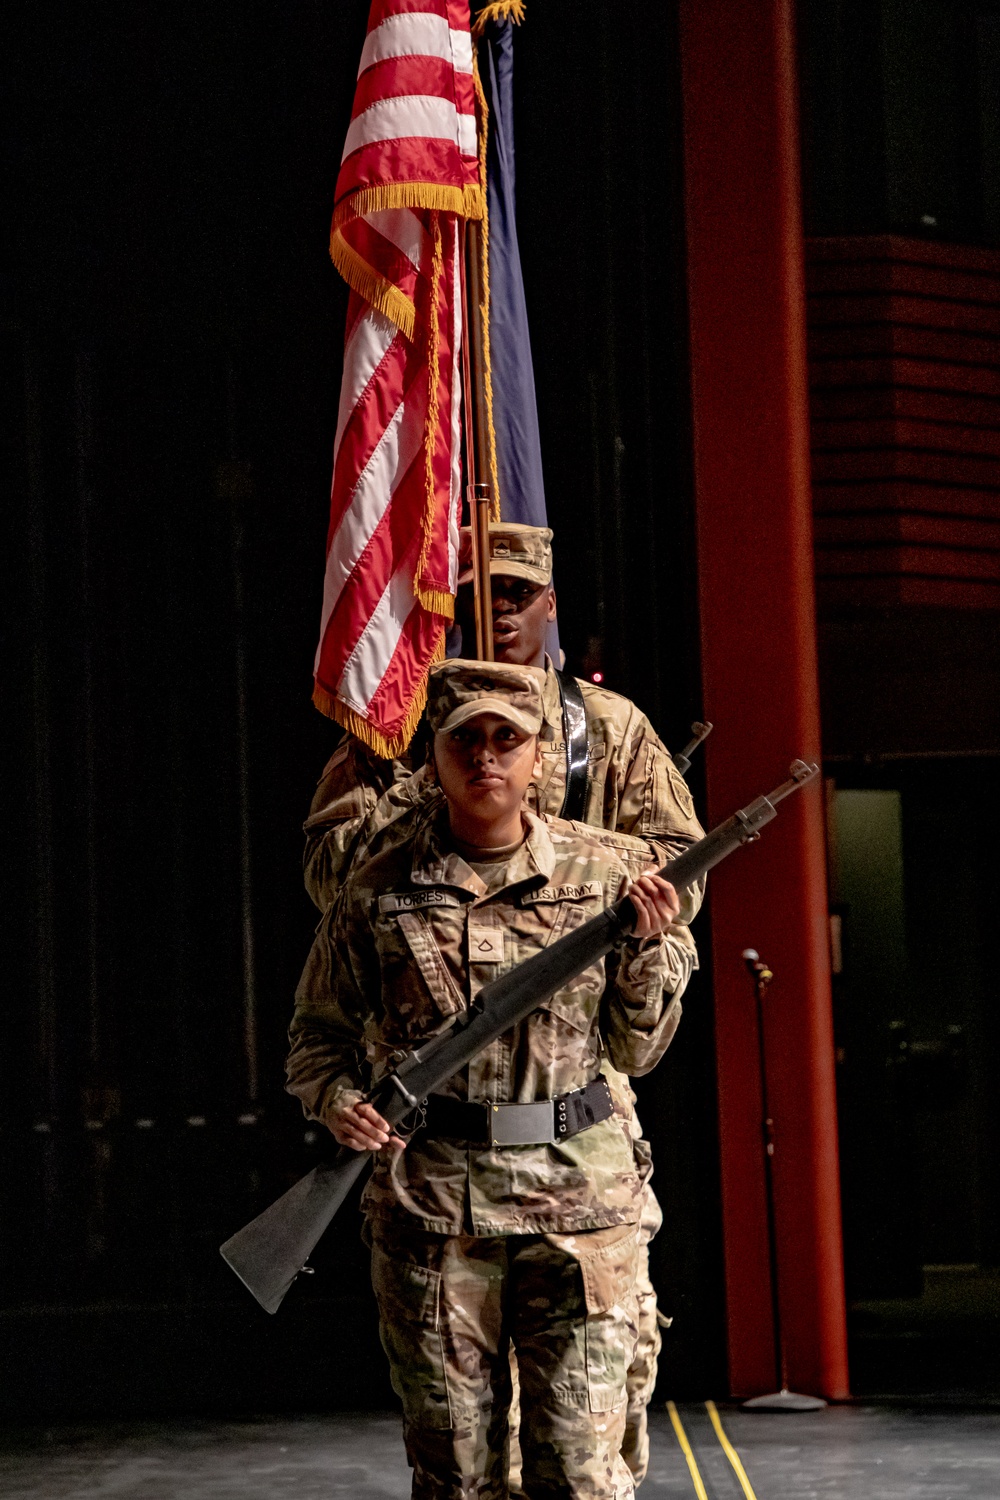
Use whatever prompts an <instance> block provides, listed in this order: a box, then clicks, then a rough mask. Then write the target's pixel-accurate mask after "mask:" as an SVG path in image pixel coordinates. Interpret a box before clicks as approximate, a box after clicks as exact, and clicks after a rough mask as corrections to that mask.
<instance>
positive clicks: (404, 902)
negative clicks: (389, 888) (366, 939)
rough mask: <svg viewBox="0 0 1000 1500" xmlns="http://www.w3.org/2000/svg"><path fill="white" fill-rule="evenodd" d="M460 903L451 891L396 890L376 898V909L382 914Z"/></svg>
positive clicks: (422, 909)
mask: <svg viewBox="0 0 1000 1500" xmlns="http://www.w3.org/2000/svg"><path fill="white" fill-rule="evenodd" d="M461 904H462V903H461V901H460V900H459V899H458V897H457V896H455V895H453V894H452V892H451V891H434V890H428V891H396V892H395V893H394V894H393V895H391V896H380V897H379V898H378V909H379V911H380V912H381V913H382V915H383V916H385V915H386V914H391V913H392V912H397V911H426V910H427V908H428V907H434V906H461Z"/></svg>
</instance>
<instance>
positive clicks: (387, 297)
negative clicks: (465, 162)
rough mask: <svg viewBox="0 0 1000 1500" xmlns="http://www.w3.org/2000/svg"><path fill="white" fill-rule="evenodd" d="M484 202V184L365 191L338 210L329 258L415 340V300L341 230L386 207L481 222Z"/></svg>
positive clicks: (417, 185) (421, 184) (409, 185)
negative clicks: (382, 271) (372, 264)
mask: <svg viewBox="0 0 1000 1500" xmlns="http://www.w3.org/2000/svg"><path fill="white" fill-rule="evenodd" d="M480 176H482V173H480ZM485 203H486V199H485V194H484V190H483V188H482V186H470V187H466V188H456V187H443V186H440V185H439V184H437V183H434V182H401V183H394V184H390V185H389V186H385V187H373V188H363V189H361V190H360V191H359V192H356V193H352V194H351V195H350V196H349V197H347V198H345V199H344V201H343V203H341V204H338V206H337V209H336V211H335V213H334V215H333V225H332V227H331V229H330V259H331V260H332V261H333V263H334V265H335V266H336V267H337V270H338V271H339V272H340V274H341V276H343V278H344V280H345V281H346V282H347V285H348V286H349V287H350V288H351V290H352V291H354V292H357V294H358V296H359V297H364V299H365V301H366V302H370V303H371V305H372V307H374V308H375V310H376V311H377V312H380V313H382V314H383V316H385V317H387V318H388V319H389V321H390V323H395V325H396V327H397V328H398V329H399V331H400V333H402V334H403V335H404V336H405V337H406V338H408V339H411V340H412V338H413V335H414V332H415V330H416V326H417V311H416V308H415V307H414V305H413V300H412V298H410V297H407V296H406V294H405V292H401V291H400V290H399V288H398V287H397V286H394V285H393V283H392V282H391V281H387V280H386V278H385V277H384V276H383V275H381V273H380V272H378V271H376V269H375V267H374V266H371V265H369V264H368V262H367V261H366V260H365V259H364V257H363V256H361V255H359V254H358V252H357V251H356V250H355V249H354V247H353V245H349V244H348V243H347V241H346V240H345V239H344V236H343V235H342V234H341V232H340V230H341V227H342V226H343V225H344V224H348V223H350V221H351V220H352V219H359V218H361V216H362V215H363V214H374V213H379V212H381V211H382V210H383V209H387V208H427V209H431V210H434V211H436V212H439V213H455V214H461V215H463V216H464V217H465V218H467V219H481V218H483V217H484V215H485Z"/></svg>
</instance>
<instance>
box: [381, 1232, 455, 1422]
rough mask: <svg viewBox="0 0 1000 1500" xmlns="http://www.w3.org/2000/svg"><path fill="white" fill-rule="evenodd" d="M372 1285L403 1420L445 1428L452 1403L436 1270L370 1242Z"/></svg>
mask: <svg viewBox="0 0 1000 1500" xmlns="http://www.w3.org/2000/svg"><path fill="white" fill-rule="evenodd" d="M372 1285H373V1287H374V1288H375V1296H376V1298H377V1300H378V1309H379V1332H380V1334H381V1338H382V1347H383V1349H384V1350H385V1352H386V1354H387V1355H388V1357H389V1369H390V1373H391V1378H392V1388H393V1390H394V1391H395V1392H396V1395H397V1396H398V1397H399V1399H400V1400H401V1401H402V1403H403V1411H404V1413H405V1415H406V1420H407V1421H408V1422H413V1423H415V1424H416V1425H418V1426H421V1427H434V1428H449V1427H451V1425H452V1415H451V1403H450V1401H449V1399H448V1381H447V1375H446V1369H445V1356H444V1337H443V1334H442V1329H441V1272H440V1271H434V1270H432V1269H431V1268H430V1267H429V1266H420V1265H416V1264H415V1263H414V1262H412V1261H405V1260H397V1259H396V1258H395V1257H394V1256H391V1255H387V1254H386V1252H385V1251H384V1250H383V1249H382V1247H381V1246H380V1245H379V1243H378V1241H377V1240H376V1242H375V1243H374V1245H373V1246H372Z"/></svg>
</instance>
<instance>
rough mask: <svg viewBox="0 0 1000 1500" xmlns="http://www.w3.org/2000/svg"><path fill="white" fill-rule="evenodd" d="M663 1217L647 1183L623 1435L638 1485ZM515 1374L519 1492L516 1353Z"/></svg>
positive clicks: (654, 1353)
mask: <svg viewBox="0 0 1000 1500" xmlns="http://www.w3.org/2000/svg"><path fill="white" fill-rule="evenodd" d="M662 1222H663V1214H662V1213H661V1211H660V1205H659V1203H657V1201H656V1198H655V1197H654V1196H653V1193H652V1191H651V1189H650V1188H649V1187H648V1185H647V1187H646V1191H645V1194H644V1201H643V1214H642V1222H641V1224H640V1226H639V1244H638V1248H637V1266H636V1277H635V1300H636V1340H635V1353H634V1354H633V1356H632V1363H631V1364H630V1365H629V1367H628V1373H627V1374H626V1376H625V1393H626V1402H627V1406H626V1414H625V1434H624V1436H623V1438H622V1458H624V1460H625V1462H626V1463H627V1464H628V1466H629V1469H630V1470H631V1471H632V1478H633V1480H634V1481H635V1483H636V1485H640V1484H641V1483H642V1481H643V1480H644V1479H645V1477H646V1471H647V1470H648V1468H649V1424H648V1422H647V1420H646V1408H647V1407H648V1406H649V1403H650V1401H652V1399H653V1390H654V1388H655V1386H656V1370H657V1359H658V1357H659V1353H660V1348H661V1344H662V1339H661V1336H660V1327H661V1324H667V1323H668V1322H669V1320H668V1319H665V1318H661V1315H660V1312H659V1309H658V1308H657V1305H656V1291H655V1289H654V1287H653V1283H652V1281H651V1280H650V1277H649V1241H650V1240H651V1239H652V1238H653V1235H655V1234H656V1232H657V1230H658V1229H659V1227H660V1225H661V1224H662ZM511 1378H512V1381H513V1387H514V1391H513V1398H512V1400H511V1410H510V1429H511V1437H510V1489H511V1493H512V1494H520V1493H521V1446H520V1442H519V1439H518V1429H519V1426H520V1410H521V1404H520V1382H519V1380H518V1374H517V1358H516V1356H514V1355H512V1356H511Z"/></svg>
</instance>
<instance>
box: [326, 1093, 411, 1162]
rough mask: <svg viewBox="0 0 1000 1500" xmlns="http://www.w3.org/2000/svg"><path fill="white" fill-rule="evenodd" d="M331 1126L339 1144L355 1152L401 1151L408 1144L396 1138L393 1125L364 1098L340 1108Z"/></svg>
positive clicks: (330, 1123) (331, 1120)
mask: <svg viewBox="0 0 1000 1500" xmlns="http://www.w3.org/2000/svg"><path fill="white" fill-rule="evenodd" d="M328 1124H329V1128H330V1132H331V1134H332V1135H333V1138H334V1140H335V1141H336V1142H337V1144H338V1145H340V1146H350V1148H351V1150H352V1151H381V1150H382V1148H383V1146H391V1147H392V1148H393V1150H394V1151H402V1150H403V1148H404V1146H405V1144H406V1142H405V1141H401V1140H400V1139H399V1136H398V1135H393V1133H392V1126H391V1125H388V1124H386V1122H385V1120H383V1118H382V1116H381V1115H380V1114H379V1112H378V1110H377V1109H375V1108H374V1107H373V1106H372V1105H371V1104H366V1103H365V1102H364V1100H363V1099H357V1100H355V1101H354V1102H353V1103H351V1104H344V1105H341V1107H340V1109H338V1110H337V1111H336V1112H335V1113H334V1114H333V1116H332V1118H331V1119H330V1120H329V1121H328Z"/></svg>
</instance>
